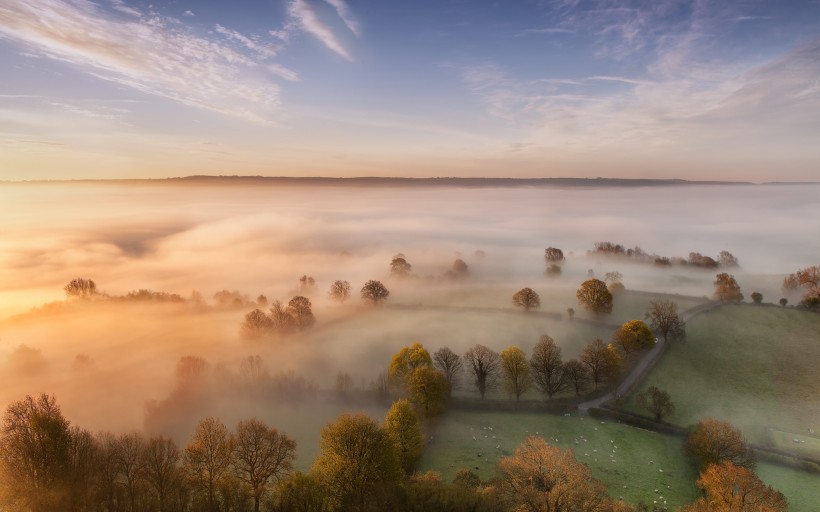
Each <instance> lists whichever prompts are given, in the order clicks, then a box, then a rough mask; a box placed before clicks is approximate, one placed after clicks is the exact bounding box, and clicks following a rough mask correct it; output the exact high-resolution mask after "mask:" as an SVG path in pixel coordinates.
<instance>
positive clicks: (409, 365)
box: [388, 343, 433, 386]
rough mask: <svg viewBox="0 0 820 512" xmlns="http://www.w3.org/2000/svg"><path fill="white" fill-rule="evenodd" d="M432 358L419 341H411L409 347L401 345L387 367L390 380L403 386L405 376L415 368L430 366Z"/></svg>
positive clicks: (405, 379)
mask: <svg viewBox="0 0 820 512" xmlns="http://www.w3.org/2000/svg"><path fill="white" fill-rule="evenodd" d="M432 366H433V359H432V358H431V357H430V353H429V352H427V349H426V348H424V346H423V345H422V344H421V343H413V344H412V345H410V346H409V347H402V349H401V350H399V351H398V352H397V353H396V354H395V355H394V356H393V358H392V359H390V367H389V368H388V376H389V377H390V382H391V383H393V384H398V385H399V386H404V385H405V384H406V381H407V378H408V377H409V376H410V374H411V373H413V371H414V370H416V369H417V368H422V367H424V368H431V367H432Z"/></svg>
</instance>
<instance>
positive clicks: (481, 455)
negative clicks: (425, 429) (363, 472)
mask: <svg viewBox="0 0 820 512" xmlns="http://www.w3.org/2000/svg"><path fill="white" fill-rule="evenodd" d="M490 428H492V430H489V429H490ZM536 433H537V434H536ZM433 435H434V438H433V440H432V441H431V442H430V443H429V444H428V446H427V447H426V448H425V452H424V456H423V457H422V460H421V464H420V469H421V470H422V471H424V470H429V469H433V470H436V471H440V472H441V474H442V476H443V478H444V479H445V480H451V479H452V478H453V476H454V475H455V473H456V471H458V470H459V469H461V468H465V467H466V468H471V469H473V470H474V471H475V472H476V473H478V475H479V476H481V478H482V479H485V478H489V477H490V476H492V475H493V473H494V470H495V463H496V461H497V460H498V459H499V458H500V457H502V456H505V455H510V454H512V453H513V452H514V451H515V447H516V446H517V445H518V444H520V443H521V442H522V441H523V440H524V439H525V438H526V437H527V436H529V435H541V436H543V437H544V438H545V439H546V440H547V442H548V443H550V444H551V445H554V446H558V447H561V448H571V449H572V450H573V452H574V453H575V456H576V458H577V459H578V460H579V461H581V462H583V463H585V464H587V465H589V467H590V468H591V469H592V473H593V475H594V476H595V477H596V478H599V479H600V480H601V481H602V482H603V483H604V484H605V485H606V486H607V487H608V488H609V492H610V495H611V496H613V497H614V498H619V497H621V496H622V497H623V498H624V499H625V500H627V501H629V502H633V503H637V502H639V501H641V500H643V501H644V502H646V503H649V504H652V503H653V501H658V503H659V504H663V501H664V500H665V501H666V502H667V506H669V508H670V509H673V508H674V507H678V506H681V505H683V504H685V503H688V502H690V501H693V500H694V499H695V498H696V497H697V489H696V488H695V485H694V483H695V480H697V470H696V469H695V467H694V466H693V465H692V464H691V463H690V462H689V461H688V460H687V459H686V457H684V456H683V452H682V440H681V439H680V438H676V437H672V436H666V435H662V434H658V433H655V432H649V431H647V430H642V429H638V428H634V427H629V426H626V425H621V424H617V423H613V422H609V421H604V422H602V421H601V420H597V419H594V418H591V417H585V416H578V415H572V416H555V415H547V414H533V413H493V412H465V411H449V412H447V413H446V414H445V416H444V417H443V418H442V419H441V422H440V423H439V424H438V426H437V427H436V429H435V431H434V434H433ZM473 438H475V439H473ZM656 489H657V492H656Z"/></svg>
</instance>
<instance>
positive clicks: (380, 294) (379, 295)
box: [359, 279, 390, 306]
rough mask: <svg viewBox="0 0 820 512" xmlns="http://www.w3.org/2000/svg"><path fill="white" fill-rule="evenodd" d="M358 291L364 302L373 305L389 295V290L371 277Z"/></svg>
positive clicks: (376, 304) (381, 301)
mask: <svg viewBox="0 0 820 512" xmlns="http://www.w3.org/2000/svg"><path fill="white" fill-rule="evenodd" d="M359 293H360V295H361V297H362V300H363V301H364V302H366V303H367V304H370V305H373V306H378V305H379V304H381V303H383V302H384V301H386V300H387V297H389V296H390V292H389V291H388V290H387V288H385V287H384V285H383V284H382V283H381V282H380V281H374V280H372V279H371V280H370V281H368V282H366V283H365V284H364V286H362V289H361V291H360V292H359Z"/></svg>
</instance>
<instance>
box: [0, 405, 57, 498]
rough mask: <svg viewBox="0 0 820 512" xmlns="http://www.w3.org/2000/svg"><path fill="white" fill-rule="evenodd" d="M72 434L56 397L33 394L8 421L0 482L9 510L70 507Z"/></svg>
mask: <svg viewBox="0 0 820 512" xmlns="http://www.w3.org/2000/svg"><path fill="white" fill-rule="evenodd" d="M70 449H71V432H70V429H69V422H68V420H66V419H65V418H64V417H63V414H62V412H61V411H60V407H59V406H58V405H57V402H56V400H55V399H54V397H53V396H49V395H47V394H45V393H44V394H41V395H39V396H38V397H36V398H35V397H32V396H31V395H27V396H26V397H25V398H24V399H23V400H19V401H16V402H12V403H11V404H10V405H9V406H8V407H7V408H6V414H5V416H4V417H3V431H2V439H0V483H2V486H3V490H2V498H3V501H4V502H5V503H3V505H5V508H7V509H8V510H31V511H32V512H48V511H52V510H61V509H64V508H65V506H66V497H67V496H66V492H67V489H66V484H67V480H68V476H69V469H70V465H69V454H70Z"/></svg>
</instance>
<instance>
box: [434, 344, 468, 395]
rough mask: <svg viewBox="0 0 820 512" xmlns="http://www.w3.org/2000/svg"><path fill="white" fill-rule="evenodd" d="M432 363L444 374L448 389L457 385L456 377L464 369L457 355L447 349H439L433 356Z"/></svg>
mask: <svg viewBox="0 0 820 512" xmlns="http://www.w3.org/2000/svg"><path fill="white" fill-rule="evenodd" d="M433 363H434V364H435V366H436V368H438V369H439V370H440V371H441V373H443V374H444V378H445V379H447V382H449V383H450V387H451V388H452V387H455V385H456V384H457V383H458V377H459V375H460V374H461V372H462V370H463V369H464V364H463V363H462V362H461V358H460V357H459V356H458V354H456V353H455V352H453V351H452V350H450V349H449V348H447V347H443V348H440V349H438V350H436V352H435V354H433Z"/></svg>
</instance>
